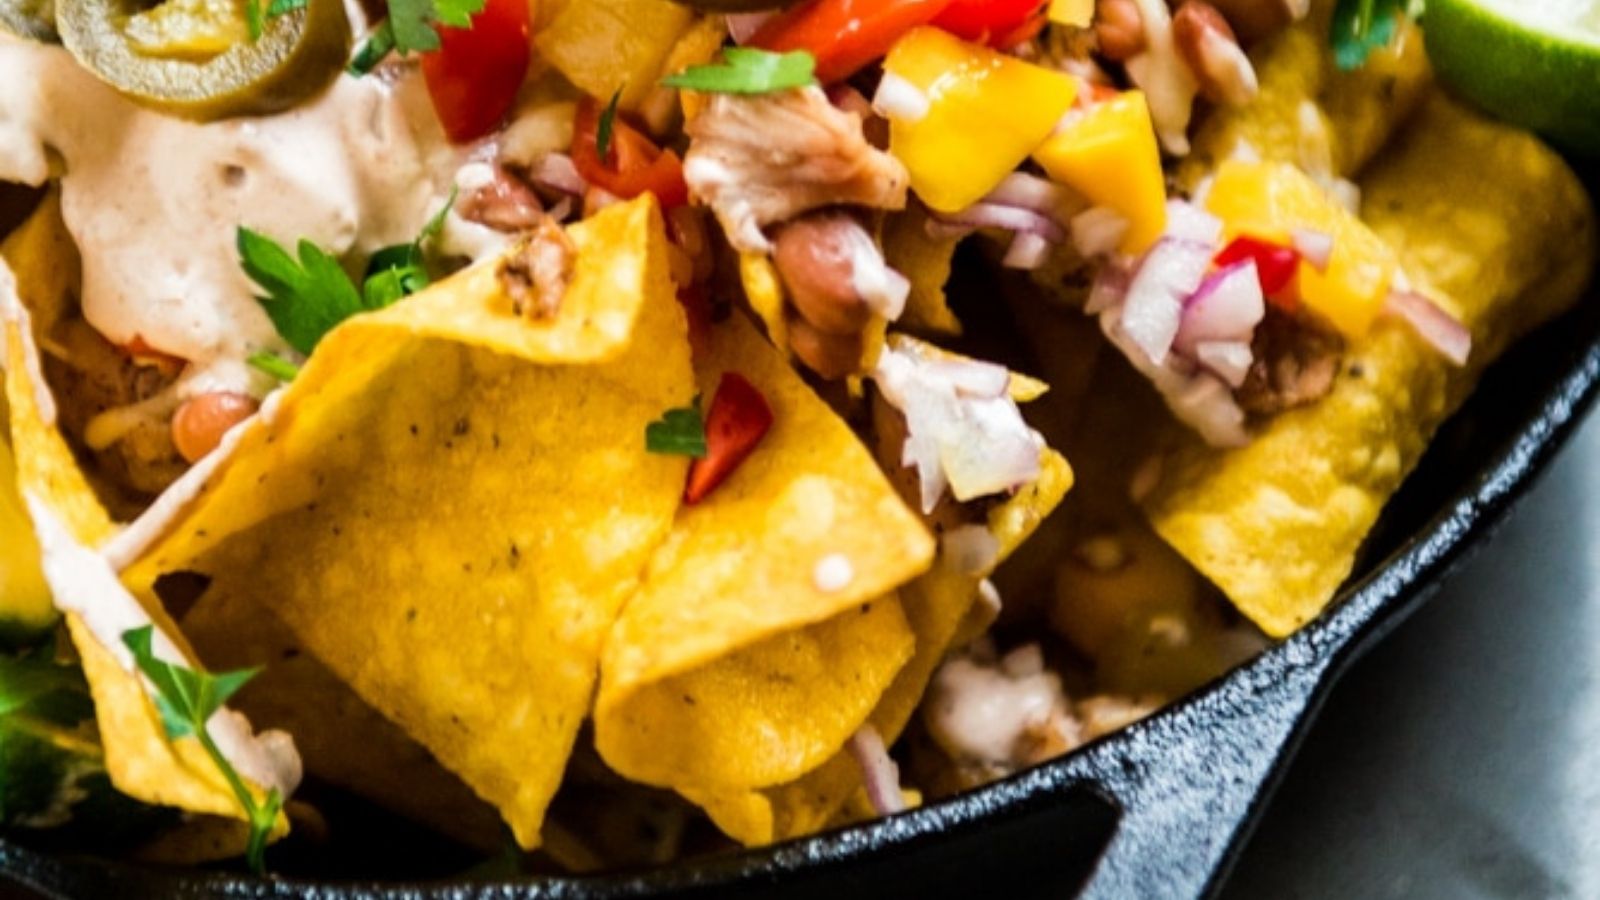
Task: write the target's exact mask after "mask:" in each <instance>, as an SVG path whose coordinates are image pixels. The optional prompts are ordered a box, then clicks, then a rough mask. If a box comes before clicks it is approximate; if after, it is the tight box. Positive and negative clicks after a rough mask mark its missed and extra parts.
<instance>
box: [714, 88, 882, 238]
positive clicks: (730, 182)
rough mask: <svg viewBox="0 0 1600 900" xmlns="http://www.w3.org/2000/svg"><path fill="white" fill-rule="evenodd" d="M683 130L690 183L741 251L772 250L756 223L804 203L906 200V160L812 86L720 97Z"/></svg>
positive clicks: (779, 217)
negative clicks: (873, 140)
mask: <svg viewBox="0 0 1600 900" xmlns="http://www.w3.org/2000/svg"><path fill="white" fill-rule="evenodd" d="M686 130H687V131H688V133H689V136H690V138H691V139H692V141H691V143H690V145H689V152H688V156H687V159H686V160H685V163H684V177H685V178H686V179H687V180H688V182H689V189H690V190H691V191H692V192H693V193H694V195H695V196H696V197H697V198H698V199H700V200H701V201H702V202H704V203H705V204H706V205H708V206H710V207H711V208H712V210H713V211H714V212H715V213H716V214H717V219H718V220H719V221H721V223H722V227H723V229H724V230H725V231H726V232H727V234H728V240H729V242H730V243H732V244H733V245H734V247H736V248H737V249H739V250H743V251H750V252H765V251H767V250H769V249H771V242H770V241H768V240H767V236H766V235H765V234H763V233H762V229H763V228H765V227H766V226H768V225H771V224H774V223H777V222H784V221H787V220H789V219H792V218H794V217H795V216H797V215H799V214H800V213H803V212H806V211H807V210H812V209H818V208H820V207H824V206H835V205H854V206H866V207H872V208H876V209H901V208H903V207H904V206H905V204H906V185H907V183H908V181H909V176H908V175H907V174H906V170H905V167H904V166H902V165H901V164H900V162H899V161H898V160H896V159H895V158H894V157H892V156H890V155H889V154H887V153H884V152H883V151H881V150H878V149H876V148H874V147H873V146H872V145H871V144H870V143H868V141H867V138H866V136H865V134H864V133H863V128H862V121H861V117H860V116H859V115H857V114H855V113H850V112H845V111H843V110H841V109H838V108H837V107H835V106H833V105H832V104H831V103H829V102H828V98H827V95H825V94H824V93H823V92H822V90H821V89H820V88H815V87H809V88H804V89H802V90H796V91H784V92H782V93H778V94H764V95H760V96H737V95H733V94H718V95H716V96H715V97H713V98H712V99H711V101H710V103H709V104H708V105H707V107H706V109H705V111H704V112H702V113H701V114H700V115H698V116H696V117H695V118H694V121H692V122H690V123H689V125H688V128H687V129H686Z"/></svg>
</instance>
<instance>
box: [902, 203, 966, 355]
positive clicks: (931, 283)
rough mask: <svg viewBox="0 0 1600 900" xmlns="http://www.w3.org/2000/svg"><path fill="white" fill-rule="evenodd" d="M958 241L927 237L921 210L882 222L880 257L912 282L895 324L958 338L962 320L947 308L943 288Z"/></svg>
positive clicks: (906, 211) (946, 299) (926, 226)
mask: <svg viewBox="0 0 1600 900" xmlns="http://www.w3.org/2000/svg"><path fill="white" fill-rule="evenodd" d="M960 243H961V240H960V239H959V238H935V237H932V236H930V235H929V234H928V214H927V213H926V212H925V211H923V210H922V209H921V208H912V209H907V210H905V211H903V212H895V213H890V214H889V215H888V217H887V218H885V220H884V223H883V258H884V261H885V262H887V263H888V264H889V268H891V269H894V270H895V271H896V272H899V273H900V274H901V275H904V276H905V277H906V279H907V280H908V281H910V282H911V293H910V294H908V295H907V296H906V308H905V311H904V312H902V313H901V314H900V318H899V319H898V320H897V321H896V323H895V324H896V325H898V326H899V327H901V328H909V329H912V330H914V331H926V332H932V333H934V334H945V335H959V334H960V333H961V320H960V319H958V318H956V314H955V313H954V312H952V311H951V309H950V301H949V298H948V297H946V296H945V292H944V286H945V283H946V282H948V281H949V280H950V269H951V267H952V264H953V262H954V260H955V255H956V245H958V244H960Z"/></svg>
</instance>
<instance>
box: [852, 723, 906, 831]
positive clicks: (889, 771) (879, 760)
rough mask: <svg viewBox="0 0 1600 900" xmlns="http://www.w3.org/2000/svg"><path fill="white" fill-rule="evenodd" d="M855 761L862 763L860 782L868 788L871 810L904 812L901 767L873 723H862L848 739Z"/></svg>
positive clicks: (877, 811)
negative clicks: (890, 753) (891, 756)
mask: <svg viewBox="0 0 1600 900" xmlns="http://www.w3.org/2000/svg"><path fill="white" fill-rule="evenodd" d="M846 746H847V747H849V748H850V755H851V756H852V757H854V758H855V761H856V765H857V766H860V767H861V786H862V788H864V789H865V790H866V793H867V801H868V802H869V803H871V804H872V811H873V812H875V813H877V814H878V815H880V816H892V815H894V814H895V813H897V812H904V811H905V808H906V800H905V795H904V794H902V793H900V767H899V766H897V765H895V762H894V760H893V759H891V758H890V757H889V750H888V748H886V747H884V746H883V736H882V735H880V734H878V729H876V728H873V727H872V725H871V724H870V723H869V724H866V725H862V726H861V728H860V730H858V731H857V732H856V733H855V734H853V735H851V736H850V740H849V741H848V742H846Z"/></svg>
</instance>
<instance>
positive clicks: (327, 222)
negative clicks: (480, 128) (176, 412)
mask: <svg viewBox="0 0 1600 900" xmlns="http://www.w3.org/2000/svg"><path fill="white" fill-rule="evenodd" d="M419 82H420V79H418V78H417V77H415V74H414V73H412V72H409V71H406V70H402V71H399V72H397V73H396V74H394V76H393V77H388V78H378V77H367V78H353V77H349V76H341V77H340V78H339V80H338V81H337V82H335V83H334V85H333V87H332V88H330V89H329V90H328V91H327V92H326V93H324V94H323V95H322V96H321V97H319V98H317V99H316V100H314V101H311V102H309V103H306V104H304V105H302V106H300V107H297V108H295V109H293V110H291V111H289V112H285V113H282V114H280V115H276V116H271V117H266V118H253V119H231V120H226V121H220V122H212V123H205V124H201V123H196V122H190V121H186V120H182V119H177V118H173V117H170V116H166V115H162V114H160V113H157V112H154V111H151V110H148V109H145V108H143V107H140V106H137V105H135V104H133V103H131V102H129V101H128V100H127V99H125V98H124V97H122V96H121V95H120V94H118V93H117V92H116V91H115V90H112V89H111V88H109V87H107V86H106V85H104V84H103V83H101V82H100V81H99V80H98V79H97V78H95V77H94V76H93V75H92V74H90V73H89V72H87V71H85V70H84V69H83V68H82V67H80V66H79V65H78V64H77V62H76V61H74V60H73V58H72V57H71V56H70V55H69V54H68V53H67V52H66V51H65V50H63V49H61V48H59V47H48V46H43V45H38V44H32V43H19V42H10V41H0V180H7V181H21V182H25V183H28V184H35V185H37V184H41V183H43V182H44V181H45V180H47V179H48V178H50V177H53V176H57V175H59V177H60V179H61V192H62V212H63V214H64V217H65V219H66V223H67V228H68V230H69V231H70V232H71V233H72V236H73V237H74V238H75V239H76V241H77V244H78V247H79V249H80V250H81V251H82V256H83V278H84V285H83V288H84V290H83V312H84V317H85V318H86V319H87V320H88V322H89V324H90V325H92V326H94V327H95V328H96V329H97V330H98V331H100V332H101V333H102V334H104V335H105V336H106V338H108V339H109V340H110V341H112V342H113V343H116V344H128V343H131V342H132V341H133V340H134V339H135V338H142V339H143V340H144V342H145V343H147V344H148V345H150V346H151V347H153V348H155V349H157V350H160V351H162V352H165V353H169V354H172V355H174V356H179V357H182V358H183V359H186V360H189V361H190V362H192V363H194V365H193V366H192V367H191V368H190V369H189V371H188V373H187V374H186V376H185V378H184V383H183V387H182V389H181V392H180V393H181V394H182V395H183V396H192V395H194V394H198V393H205V392H208V391H217V390H231V391H240V392H246V393H251V394H253V395H255V396H260V395H261V394H263V393H265V391H266V390H268V389H269V388H270V387H271V381H270V379H267V378H265V377H264V376H262V375H260V374H259V373H255V372H254V371H253V370H252V369H250V368H249V367H248V366H247V365H245V363H244V360H245V358H246V357H248V356H249V355H250V354H251V353H254V352H256V351H259V350H273V351H279V352H281V351H283V350H284V349H285V347H284V344H283V342H282V340H281V339H280V338H279V337H278V335H277V333H276V330H275V329H274V328H273V326H272V322H271V321H270V320H269V319H268V318H267V316H266V314H265V312H263V310H262V309H261V307H260V305H259V304H258V303H257V301H256V299H255V297H256V295H257V294H258V293H259V291H258V289H257V288H256V287H255V286H254V285H252V284H251V282H250V280H249V279H248V278H247V277H246V276H245V274H244V271H243V270H242V269H241V268H240V266H239V260H238V253H237V251H236V249H235V234H236V229H237V228H238V227H239V226H241V225H243V226H248V227H250V228H253V229H255V230H257V231H260V232H262V233H264V234H266V235H268V236H269V237H272V238H274V239H275V240H277V241H279V242H280V243H283V244H284V245H285V246H289V247H293V246H294V245H295V244H296V243H297V242H299V241H300V240H301V239H306V240H309V241H311V242H312V243H314V244H316V245H318V246H320V247H321V248H322V249H324V250H326V251H328V252H330V253H333V254H335V255H337V256H340V257H341V258H343V259H346V260H347V261H348V262H349V263H350V264H352V265H359V264H361V263H362V262H363V261H364V260H365V258H366V257H367V256H368V255H370V254H371V253H372V252H373V251H376V250H378V249H380V248H382V247H385V246H388V245H391V244H397V243H403V242H405V241H409V240H411V239H413V238H414V237H415V236H416V234H417V231H418V230H419V229H420V228H421V226H422V225H423V224H424V223H425V222H426V221H427V220H428V217H429V216H430V215H432V213H433V212H434V211H436V210H437V208H438V206H439V205H440V204H441V203H442V202H443V198H444V197H445V196H446V195H447V194H448V183H449V181H450V178H451V176H452V175H453V174H454V171H455V168H456V166H457V165H459V160H458V159H457V155H456V152H455V151H454V150H453V149H451V148H450V147H449V145H448V144H447V142H446V141H445V140H444V138H443V136H442V134H441V133H440V132H439V128H438V125H437V123H436V121H435V118H434V116H433V113H432V111H431V109H429V108H428V106H427V103H428V101H427V98H426V96H425V92H424V90H423V88H422V86H421V85H420V84H419Z"/></svg>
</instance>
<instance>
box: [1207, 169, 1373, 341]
mask: <svg viewBox="0 0 1600 900" xmlns="http://www.w3.org/2000/svg"><path fill="white" fill-rule="evenodd" d="M1206 209H1208V210H1210V211H1211V213H1212V215H1215V216H1217V217H1218V218H1220V219H1221V220H1222V222H1223V231H1224V236H1225V239H1227V240H1232V239H1233V238H1235V237H1238V236H1239V235H1249V236H1251V237H1256V238H1260V239H1262V240H1267V241H1273V242H1275V243H1280V244H1281V243H1288V242H1290V241H1291V240H1292V239H1293V234H1294V232H1295V231H1296V230H1297V229H1309V230H1312V231H1320V232H1323V233H1325V234H1327V235H1329V236H1330V237H1332V238H1333V254H1332V256H1331V257H1330V258H1329V260H1328V267H1327V269H1326V271H1318V270H1317V269H1316V268H1315V267H1314V266H1312V265H1311V264H1310V263H1307V262H1301V264H1300V269H1299V271H1298V273H1297V275H1296V280H1297V283H1298V285H1299V292H1300V300H1301V302H1302V303H1304V304H1305V305H1306V308H1307V309H1309V310H1311V311H1312V312H1314V313H1316V314H1318V315H1320V316H1322V317H1323V318H1324V319H1327V320H1328V322H1329V323H1330V324H1332V325H1333V326H1334V327H1335V328H1337V329H1338V330H1339V332H1340V333H1341V334H1344V335H1345V336H1346V337H1361V336H1362V335H1364V334H1366V333H1367V330H1368V329H1369V328H1370V327H1371V326H1372V321H1373V320H1374V319H1376V318H1377V317H1378V313H1379V312H1380V311H1381V310H1382V309H1383V302H1384V299H1385V298H1386V297H1388V295H1389V287H1390V285H1391V284H1392V283H1393V281H1394V276H1395V272H1396V271H1397V269H1398V265H1397V263H1396V261H1395V254H1394V251H1393V250H1392V249H1390V247H1389V245H1388V244H1386V243H1384V241H1383V239H1382V238H1380V237H1378V236H1377V235H1376V234H1374V233H1373V231H1372V229H1370V228H1368V227H1367V226H1366V225H1364V224H1362V222H1361V220H1360V219H1358V218H1356V217H1355V215H1354V214H1352V213H1351V212H1350V211H1349V210H1347V209H1345V208H1344V207H1343V206H1341V205H1340V204H1339V203H1338V201H1336V200H1335V199H1334V198H1333V197H1332V196H1331V195H1330V194H1329V193H1328V192H1327V191H1326V190H1324V189H1323V188H1322V186H1321V185H1319V184H1317V183H1316V182H1315V181H1312V180H1311V178H1310V177H1309V176H1307V175H1306V174H1305V173H1304V172H1301V171H1300V170H1299V169H1297V168H1295V167H1294V166H1292V165H1289V164H1288V163H1266V162H1242V161H1239V160H1230V161H1228V162H1225V163H1223V164H1222V165H1221V166H1220V167H1219V168H1218V169H1217V175H1216V180H1215V181H1214V182H1212V186H1211V191H1210V193H1209V194H1207V195H1206Z"/></svg>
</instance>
